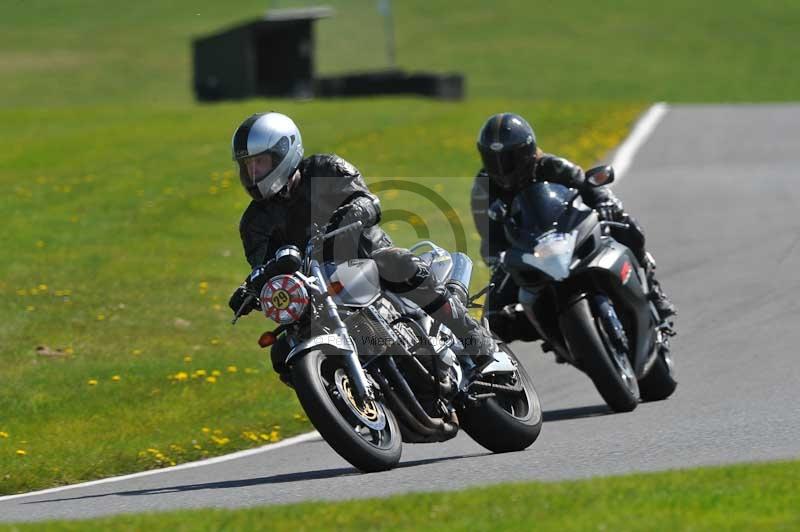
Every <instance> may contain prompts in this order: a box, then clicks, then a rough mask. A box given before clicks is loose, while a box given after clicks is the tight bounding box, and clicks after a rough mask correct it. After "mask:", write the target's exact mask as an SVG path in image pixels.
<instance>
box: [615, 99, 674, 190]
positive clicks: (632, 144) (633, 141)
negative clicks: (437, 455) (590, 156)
mask: <svg viewBox="0 0 800 532" xmlns="http://www.w3.org/2000/svg"><path fill="white" fill-rule="evenodd" d="M667 111H669V106H668V105H667V104H666V103H664V102H659V103H656V104H654V105H652V106H651V107H650V109H648V110H647V112H646V113H645V114H644V115H643V116H642V117H641V118H640V119H639V120H638V121H637V122H636V125H635V126H634V127H633V131H631V134H630V135H628V138H626V139H625V142H623V143H622V145H621V146H620V147H619V149H618V150H617V151H616V153H615V154H614V160H613V161H612V163H611V164H612V165H613V166H614V175H615V177H616V180H617V181H619V180H620V179H622V176H624V175H625V173H627V171H628V170H629V169H630V167H631V164H632V163H633V159H634V157H636V152H637V151H639V148H641V147H642V145H643V144H644V143H645V142H646V141H647V139H648V138H649V137H650V135H651V134H652V133H653V131H654V130H655V129H656V126H657V125H658V123H659V122H661V119H662V118H664V116H665V115H666V114H667Z"/></svg>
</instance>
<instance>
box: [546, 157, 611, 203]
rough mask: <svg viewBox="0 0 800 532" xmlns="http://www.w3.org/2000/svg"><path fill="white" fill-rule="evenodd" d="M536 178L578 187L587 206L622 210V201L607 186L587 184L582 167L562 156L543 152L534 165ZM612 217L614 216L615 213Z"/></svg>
mask: <svg viewBox="0 0 800 532" xmlns="http://www.w3.org/2000/svg"><path fill="white" fill-rule="evenodd" d="M536 179H537V181H551V182H553V183H558V184H560V185H564V186H566V187H572V188H575V189H578V191H579V192H580V194H581V197H582V198H583V201H585V202H586V204H587V205H588V206H589V207H592V208H597V207H599V206H604V207H603V208H604V210H607V211H609V213H610V212H612V211H613V212H614V213H617V214H619V213H621V212H622V210H623V208H622V202H621V201H620V200H619V198H617V196H616V195H615V194H614V192H612V190H611V189H610V188H609V187H607V186H603V187H593V186H591V185H589V184H588V183H587V182H586V177H585V176H584V173H583V169H582V168H581V167H580V166H578V165H577V164H575V163H573V162H571V161H569V160H567V159H564V158H563V157H556V156H555V155H551V154H544V155H543V156H542V157H541V158H540V159H539V161H538V163H537V165H536ZM614 217H616V214H615V215H614Z"/></svg>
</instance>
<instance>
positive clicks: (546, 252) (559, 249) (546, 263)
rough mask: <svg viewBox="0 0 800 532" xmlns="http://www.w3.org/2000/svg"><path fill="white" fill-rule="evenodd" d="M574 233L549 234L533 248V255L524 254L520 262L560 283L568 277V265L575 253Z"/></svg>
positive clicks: (575, 237)
mask: <svg viewBox="0 0 800 532" xmlns="http://www.w3.org/2000/svg"><path fill="white" fill-rule="evenodd" d="M577 236H578V235H577V234H576V232H575V231H573V232H572V233H550V234H548V235H545V236H543V237H542V238H540V239H539V241H538V242H537V243H536V246H534V248H533V253H525V254H524V255H523V256H522V261H523V262H524V263H526V264H529V265H531V266H533V267H535V268H537V269H539V270H541V271H543V272H544V273H546V274H547V275H549V276H550V277H552V278H553V279H555V280H557V281H560V280H562V279H566V278H567V277H568V276H569V265H570V262H572V253H573V252H574V251H575V240H576V239H577Z"/></svg>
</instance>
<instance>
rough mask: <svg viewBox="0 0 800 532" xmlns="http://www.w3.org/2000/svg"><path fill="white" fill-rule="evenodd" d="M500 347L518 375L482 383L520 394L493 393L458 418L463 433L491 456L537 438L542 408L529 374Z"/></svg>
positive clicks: (460, 413) (516, 449)
mask: <svg viewBox="0 0 800 532" xmlns="http://www.w3.org/2000/svg"><path fill="white" fill-rule="evenodd" d="M499 345H500V349H502V350H503V351H505V353H506V354H507V355H508V356H509V357H511V359H512V360H513V361H514V362H515V363H516V365H517V371H516V372H515V373H513V374H510V375H501V376H495V377H493V378H490V377H486V378H485V379H486V380H491V383H490V384H498V385H502V386H504V387H510V388H518V389H519V391H518V392H515V393H509V392H508V391H503V392H496V393H495V396H494V397H490V398H487V399H484V400H482V401H481V402H480V403H478V404H477V405H474V406H470V407H466V408H464V409H462V410H461V411H460V412H459V418H460V422H461V427H462V428H463V429H464V431H465V432H466V433H467V434H469V435H470V437H471V438H472V439H473V440H475V441H476V442H477V443H479V444H480V445H482V446H483V447H485V448H486V449H489V450H490V451H492V452H494V453H506V452H511V451H521V450H523V449H526V448H527V447H529V446H530V445H531V444H533V442H534V441H536V438H538V437H539V432H541V430H542V407H541V404H540V403H539V395H538V394H537V393H536V389H535V388H534V387H533V380H531V377H530V376H529V375H528V372H527V371H526V370H525V368H524V367H523V366H522V364H520V363H519V360H517V357H516V355H515V354H514V353H513V352H512V351H511V350H510V349H509V348H508V346H506V345H505V344H499ZM482 380H484V379H483V378H482ZM488 388H489V389H490V388H491V386H488ZM486 391H488V390H486Z"/></svg>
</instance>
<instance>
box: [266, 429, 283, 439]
mask: <svg viewBox="0 0 800 532" xmlns="http://www.w3.org/2000/svg"><path fill="white" fill-rule="evenodd" d="M280 439H281V435H280V434H279V433H278V431H277V430H273V431H272V432H270V433H269V441H271V442H276V441H279V440H280Z"/></svg>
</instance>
